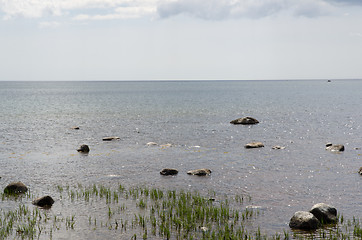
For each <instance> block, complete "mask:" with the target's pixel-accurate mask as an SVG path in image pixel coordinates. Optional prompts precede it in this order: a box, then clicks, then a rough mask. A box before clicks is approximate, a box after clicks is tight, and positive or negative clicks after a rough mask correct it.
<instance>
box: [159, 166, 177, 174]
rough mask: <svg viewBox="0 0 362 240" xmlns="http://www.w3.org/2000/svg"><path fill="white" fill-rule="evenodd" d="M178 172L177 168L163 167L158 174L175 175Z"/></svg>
mask: <svg viewBox="0 0 362 240" xmlns="http://www.w3.org/2000/svg"><path fill="white" fill-rule="evenodd" d="M177 173H178V170H177V169H173V168H164V169H162V170H161V172H160V174H161V175H164V176H169V175H176V174H177Z"/></svg>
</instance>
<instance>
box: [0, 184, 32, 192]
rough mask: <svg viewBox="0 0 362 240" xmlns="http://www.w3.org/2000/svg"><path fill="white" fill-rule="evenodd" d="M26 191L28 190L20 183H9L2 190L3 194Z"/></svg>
mask: <svg viewBox="0 0 362 240" xmlns="http://www.w3.org/2000/svg"><path fill="white" fill-rule="evenodd" d="M27 191H28V188H27V187H26V186H25V184H24V183H22V182H13V183H10V184H9V185H7V186H6V187H5V189H4V193H5V194H18V193H25V192H27Z"/></svg>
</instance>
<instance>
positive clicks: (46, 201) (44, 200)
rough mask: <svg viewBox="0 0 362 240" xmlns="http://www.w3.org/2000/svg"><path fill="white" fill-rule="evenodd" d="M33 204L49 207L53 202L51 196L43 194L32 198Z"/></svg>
mask: <svg viewBox="0 0 362 240" xmlns="http://www.w3.org/2000/svg"><path fill="white" fill-rule="evenodd" d="M32 203H33V204H34V205H36V206H39V207H49V208H50V207H51V206H52V205H53V203H54V199H53V198H52V197H51V196H44V197H40V198H37V199H35V200H33V202H32Z"/></svg>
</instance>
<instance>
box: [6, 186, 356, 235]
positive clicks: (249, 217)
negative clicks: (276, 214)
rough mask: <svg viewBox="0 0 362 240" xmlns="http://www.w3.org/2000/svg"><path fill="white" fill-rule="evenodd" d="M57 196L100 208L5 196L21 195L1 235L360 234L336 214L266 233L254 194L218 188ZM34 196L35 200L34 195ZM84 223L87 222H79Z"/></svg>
mask: <svg viewBox="0 0 362 240" xmlns="http://www.w3.org/2000/svg"><path fill="white" fill-rule="evenodd" d="M54 191H55V193H57V194H59V197H60V199H59V200H58V201H60V202H61V204H62V205H63V204H64V205H65V206H72V205H73V204H79V205H82V206H86V208H87V206H88V207H89V208H92V207H94V206H96V207H97V209H98V208H99V209H104V212H103V213H102V211H103V210H101V211H97V212H95V213H94V212H92V211H89V212H86V213H83V212H80V211H78V212H77V211H76V212H72V213H71V214H69V212H67V211H65V213H64V214H62V213H60V214H59V213H58V215H57V214H56V213H54V212H52V211H48V210H45V209H39V208H37V207H35V206H32V205H31V204H28V205H26V204H24V203H23V202H27V201H28V200H29V201H30V200H31V199H32V198H33V196H31V195H30V194H27V195H23V196H18V197H14V196H5V195H4V194H3V195H2V198H1V199H2V200H3V201H8V202H14V204H15V203H16V202H17V201H20V202H22V203H20V204H17V207H15V208H14V209H12V210H3V209H1V210H0V239H14V238H19V239H34V238H39V237H40V236H42V238H48V239H52V238H53V236H54V235H55V234H57V232H66V231H84V225H85V226H88V231H89V232H90V233H91V232H92V231H98V230H99V231H101V232H107V231H111V233H113V232H116V233H117V236H119V237H121V238H122V236H125V238H127V239H215V240H217V239H362V228H361V224H360V220H359V219H357V218H353V219H350V220H346V219H345V218H344V217H343V215H341V216H338V219H339V221H338V223H337V224H335V225H329V226H325V227H324V228H321V229H319V230H317V231H315V232H302V231H291V230H289V229H286V230H284V231H283V232H282V233H275V234H274V235H266V234H265V233H263V230H262V228H257V229H253V228H251V227H250V223H252V222H253V221H254V220H255V219H256V218H257V217H258V215H259V214H258V210H253V209H249V208H246V206H244V204H245V203H248V202H250V201H251V198H250V196H240V195H237V196H232V197H227V196H217V194H216V193H215V192H212V193H209V194H207V195H201V194H200V193H198V192H190V191H183V190H180V191H176V190H162V189H158V188H147V187H135V188H126V187H124V186H122V185H119V186H118V187H116V188H114V189H113V188H109V187H106V186H102V185H95V184H94V185H92V186H89V187H85V186H82V185H80V184H78V185H76V186H56V188H55V190H54ZM30 202H31V201H30ZM81 226H83V227H81Z"/></svg>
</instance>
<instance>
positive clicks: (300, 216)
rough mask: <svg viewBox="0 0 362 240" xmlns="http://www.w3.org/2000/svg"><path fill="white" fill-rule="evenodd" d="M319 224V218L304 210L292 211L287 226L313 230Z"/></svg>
mask: <svg viewBox="0 0 362 240" xmlns="http://www.w3.org/2000/svg"><path fill="white" fill-rule="evenodd" d="M319 226H320V222H319V220H318V219H317V218H316V217H315V216H314V215H313V214H312V213H310V212H306V211H298V212H296V213H294V215H293V217H292V218H291V219H290V222H289V227H290V228H293V229H302V230H314V229H317V228H318V227H319Z"/></svg>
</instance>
